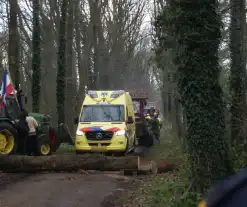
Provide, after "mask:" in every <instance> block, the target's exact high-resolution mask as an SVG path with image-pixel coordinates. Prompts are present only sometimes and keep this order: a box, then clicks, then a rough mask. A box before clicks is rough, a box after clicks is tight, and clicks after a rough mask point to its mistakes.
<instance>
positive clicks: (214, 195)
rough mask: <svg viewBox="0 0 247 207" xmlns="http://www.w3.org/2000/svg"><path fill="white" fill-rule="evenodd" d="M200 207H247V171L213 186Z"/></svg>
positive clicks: (242, 171)
mask: <svg viewBox="0 0 247 207" xmlns="http://www.w3.org/2000/svg"><path fill="white" fill-rule="evenodd" d="M198 207H247V169H246V168H245V169H243V170H241V171H240V172H238V173H237V174H235V175H233V176H231V177H229V178H227V179H225V180H224V181H223V182H221V183H219V184H217V185H215V186H213V188H212V190H211V191H210V192H209V193H208V195H207V196H206V197H205V199H204V200H203V201H201V202H200V203H199V204H198Z"/></svg>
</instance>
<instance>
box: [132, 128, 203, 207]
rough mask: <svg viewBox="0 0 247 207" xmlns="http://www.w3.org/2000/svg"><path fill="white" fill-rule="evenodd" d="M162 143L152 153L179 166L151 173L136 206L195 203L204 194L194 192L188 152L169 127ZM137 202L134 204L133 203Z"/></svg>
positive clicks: (183, 206)
mask: <svg viewBox="0 0 247 207" xmlns="http://www.w3.org/2000/svg"><path fill="white" fill-rule="evenodd" d="M163 134H164V136H163V137H162V138H161V143H160V145H158V146H156V147H154V148H153V149H152V152H151V157H152V159H153V160H156V162H159V161H165V162H167V163H168V164H174V165H176V166H178V169H177V170H175V171H173V172H169V173H163V174H157V175H152V176H151V177H148V178H147V179H146V180H145V181H144V182H143V183H142V184H141V186H140V190H138V192H136V194H135V196H136V199H135V203H138V205H137V204H135V206H145V207H146V206H148V207H191V206H195V205H196V204H197V203H198V201H199V200H201V196H200V195H198V194H192V193H191V192H190V183H189V181H188V179H187V178H188V167H187V159H186V154H185V153H183V152H182V150H181V147H180V146H181V143H180V141H179V140H178V138H177V137H176V136H174V135H172V133H171V132H170V131H169V130H166V131H165V132H164V133H163ZM132 206H133V204H132Z"/></svg>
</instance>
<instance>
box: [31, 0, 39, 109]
mask: <svg viewBox="0 0 247 207" xmlns="http://www.w3.org/2000/svg"><path fill="white" fill-rule="evenodd" d="M39 13H40V5H39V0H33V59H32V69H33V73H32V108H33V112H39V108H40V91H41V88H40V52H41V50H40V41H41V38H40V19H39Z"/></svg>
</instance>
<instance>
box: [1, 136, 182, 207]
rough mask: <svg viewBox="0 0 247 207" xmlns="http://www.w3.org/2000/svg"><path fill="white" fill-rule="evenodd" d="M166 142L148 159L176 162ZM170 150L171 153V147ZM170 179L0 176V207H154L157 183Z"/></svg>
mask: <svg viewBox="0 0 247 207" xmlns="http://www.w3.org/2000/svg"><path fill="white" fill-rule="evenodd" d="M169 140H170V139H167V138H166V139H164V140H163V141H162V144H161V145H160V146H159V147H157V148H154V149H153V150H152V153H151V154H150V157H152V159H155V160H157V161H158V160H159V159H160V160H164V159H167V160H168V162H178V161H177V160H174V157H173V154H171V153H170V152H171V148H170V147H171V143H170V144H169ZM168 148H170V149H169V151H168V150H167V149H168ZM62 151H64V149H62ZM69 151H70V150H69ZM172 151H173V153H174V148H173V150H172ZM168 175H169V176H168ZM170 176H171V174H160V175H152V176H150V175H149V176H147V175H146V176H130V177H127V176H124V175H122V174H121V173H120V172H96V171H89V172H88V171H81V172H78V173H40V174H6V173H0V207H27V206H28V207H43V206H47V207H67V206H70V207H77V206H78V207H79V206H80V207H81V206H92V207H115V206H118V207H121V206H122V207H123V206H126V207H138V206H153V205H152V203H156V204H157V201H158V202H159V199H160V198H159V196H158V197H157V195H155V194H157V192H156V191H157V187H158V186H157V183H160V182H162V181H165V179H167V177H170ZM157 206H159V205H157Z"/></svg>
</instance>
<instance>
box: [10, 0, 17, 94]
mask: <svg viewBox="0 0 247 207" xmlns="http://www.w3.org/2000/svg"><path fill="white" fill-rule="evenodd" d="M9 3H10V12H9V14H10V15H9V16H10V19H9V41H8V63H9V72H10V77H11V79H12V81H13V83H14V85H15V89H16V90H18V89H19V84H20V71H19V68H20V55H19V54H20V51H19V49H20V47H19V45H20V35H19V31H18V23H17V9H18V1H17V0H11V1H9Z"/></svg>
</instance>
